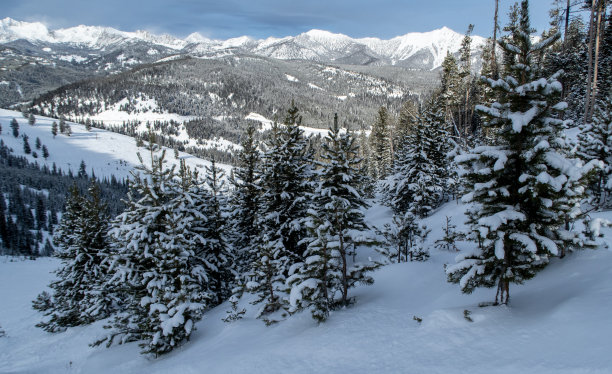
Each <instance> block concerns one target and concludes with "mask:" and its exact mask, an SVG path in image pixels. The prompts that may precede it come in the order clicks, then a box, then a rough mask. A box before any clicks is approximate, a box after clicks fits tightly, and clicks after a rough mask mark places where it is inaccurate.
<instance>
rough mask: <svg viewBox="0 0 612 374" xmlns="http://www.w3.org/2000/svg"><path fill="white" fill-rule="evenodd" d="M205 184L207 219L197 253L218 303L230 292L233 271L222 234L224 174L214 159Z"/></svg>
mask: <svg viewBox="0 0 612 374" xmlns="http://www.w3.org/2000/svg"><path fill="white" fill-rule="evenodd" d="M205 184H206V189H207V191H206V192H207V193H208V194H209V196H208V201H207V204H206V205H205V206H204V214H205V215H206V217H207V219H206V221H205V222H204V225H203V227H202V228H201V232H200V234H201V235H202V236H203V237H204V238H205V239H206V243H205V245H204V248H203V250H202V251H201V252H200V253H198V255H199V257H201V258H202V260H203V261H204V264H205V268H206V272H207V274H208V278H209V279H208V283H209V289H210V290H212V293H213V294H214V295H215V297H216V300H214V302H215V303H216V304H221V303H222V302H223V301H224V300H226V299H227V298H229V296H230V295H231V291H232V285H233V281H234V277H235V275H236V273H235V259H234V253H233V251H232V248H231V245H230V242H229V240H228V239H227V238H226V234H225V233H226V232H227V231H228V230H227V229H228V223H227V199H226V190H225V175H224V172H223V170H222V169H221V168H218V167H217V166H216V164H215V161H214V159H213V160H212V163H211V165H210V166H206V176H205Z"/></svg>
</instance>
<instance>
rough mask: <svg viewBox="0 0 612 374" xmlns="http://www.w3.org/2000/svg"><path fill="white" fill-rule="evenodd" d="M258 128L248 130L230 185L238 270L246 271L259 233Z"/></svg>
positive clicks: (253, 127) (251, 127)
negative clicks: (231, 188) (256, 138)
mask: <svg viewBox="0 0 612 374" xmlns="http://www.w3.org/2000/svg"><path fill="white" fill-rule="evenodd" d="M255 132H256V129H255V126H253V125H251V126H249V127H248V128H247V130H246V133H245V134H244V138H243V140H242V149H241V150H240V151H239V153H238V165H237V166H236V167H235V168H234V169H233V174H232V175H231V176H230V182H231V183H232V185H233V187H234V189H233V193H232V195H231V199H230V205H231V210H232V212H231V222H232V228H233V235H234V237H233V245H234V248H235V250H236V253H235V255H236V262H237V270H238V271H239V272H240V273H242V272H244V271H245V270H246V269H247V268H248V266H249V264H250V263H252V262H253V260H254V259H253V258H252V256H251V254H252V253H253V251H251V249H252V247H253V246H252V244H254V242H255V241H256V239H257V237H258V235H259V232H258V229H257V216H258V211H259V208H258V206H259V195H260V188H259V185H258V184H259V173H260V168H261V165H260V159H261V157H260V154H259V150H258V149H257V143H256V140H255Z"/></svg>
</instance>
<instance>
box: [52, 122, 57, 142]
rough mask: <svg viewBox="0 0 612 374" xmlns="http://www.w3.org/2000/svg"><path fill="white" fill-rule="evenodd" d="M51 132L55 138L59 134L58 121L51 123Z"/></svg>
mask: <svg viewBox="0 0 612 374" xmlns="http://www.w3.org/2000/svg"><path fill="white" fill-rule="evenodd" d="M51 134H53V138H54V139H55V136H56V135H57V122H55V121H53V123H52V124H51Z"/></svg>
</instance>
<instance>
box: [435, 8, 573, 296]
mask: <svg viewBox="0 0 612 374" xmlns="http://www.w3.org/2000/svg"><path fill="white" fill-rule="evenodd" d="M517 17H518V18H517V23H516V27H513V28H511V34H510V35H509V37H506V38H505V39H504V40H503V41H502V42H501V43H500V46H501V47H502V49H503V50H504V55H505V59H504V61H505V63H506V64H507V65H506V67H505V74H507V75H506V76H505V78H503V79H500V80H497V81H494V80H491V79H489V85H490V86H491V88H492V89H494V90H496V92H497V93H498V98H499V101H498V102H495V103H493V104H492V105H490V106H479V107H477V109H478V110H479V111H480V112H482V113H483V115H484V116H485V117H486V118H487V121H486V122H485V123H486V126H490V127H494V128H496V129H497V131H498V134H499V136H498V140H497V143H496V145H494V146H478V147H475V148H473V149H472V150H471V151H470V152H469V153H468V154H466V155H462V156H458V161H459V162H460V163H461V164H462V165H463V166H464V168H465V170H466V172H465V175H464V179H465V183H466V190H467V191H468V193H467V194H466V195H465V196H464V198H463V200H464V201H465V202H466V203H467V202H470V203H472V204H471V205H470V208H469V209H468V224H469V225H470V227H471V230H472V236H471V238H472V239H473V240H477V241H478V244H479V245H478V248H477V249H476V250H475V251H474V252H471V253H466V254H462V255H460V256H459V257H458V258H457V261H458V263H457V264H455V265H452V266H448V267H447V269H446V272H447V275H448V279H449V281H451V282H453V283H459V284H460V285H461V289H462V291H463V292H466V293H470V292H472V291H473V290H474V289H475V288H476V287H483V286H484V287H494V286H496V285H497V295H496V302H498V301H499V302H501V303H508V301H509V298H510V293H509V285H510V283H511V282H512V283H518V284H520V283H523V282H524V281H526V280H528V279H530V278H532V277H533V276H535V274H536V272H537V271H538V270H540V269H542V268H543V267H545V266H546V264H547V263H548V261H549V258H550V256H554V255H557V254H559V253H560V249H561V247H564V246H569V245H572V244H573V241H574V239H575V237H576V234H573V233H571V232H570V231H569V230H566V229H565V226H566V224H568V223H570V222H571V220H573V219H575V217H576V215H577V214H579V209H580V205H579V202H578V201H577V199H579V197H580V195H581V193H582V190H583V187H582V186H580V184H581V183H583V180H582V179H583V174H582V173H583V171H584V170H581V169H580V165H581V164H580V162H579V161H578V160H575V159H570V158H568V154H569V149H568V145H567V144H568V143H567V141H566V140H565V139H564V137H563V133H562V130H563V128H564V126H563V121H562V120H560V119H559V117H560V115H561V113H562V111H563V109H564V108H565V107H566V104H565V103H563V102H559V100H558V98H559V96H560V94H561V85H560V84H559V82H558V81H557V78H558V75H553V76H552V77H550V78H548V79H546V78H540V77H538V76H537V75H536V73H537V71H536V69H533V65H532V61H531V58H532V56H535V55H536V54H537V53H539V52H540V50H542V49H546V48H548V47H550V46H551V45H552V44H553V43H554V42H555V41H556V40H557V38H558V34H557V35H555V36H554V37H552V38H550V39H547V40H543V41H541V42H539V43H537V44H535V45H533V44H532V42H531V39H530V35H531V27H530V23H529V15H528V1H527V0H523V1H522V2H521V5H520V8H519V10H518V13H517Z"/></svg>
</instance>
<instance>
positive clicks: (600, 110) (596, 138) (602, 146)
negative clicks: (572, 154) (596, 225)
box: [578, 97, 612, 206]
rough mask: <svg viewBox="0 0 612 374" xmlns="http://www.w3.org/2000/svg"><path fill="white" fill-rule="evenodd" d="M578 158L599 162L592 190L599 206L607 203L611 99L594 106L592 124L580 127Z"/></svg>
mask: <svg viewBox="0 0 612 374" xmlns="http://www.w3.org/2000/svg"><path fill="white" fill-rule="evenodd" d="M578 141H579V152H578V154H579V156H580V157H581V158H582V159H583V160H585V161H586V162H589V161H592V160H600V161H602V162H603V167H602V168H600V169H599V170H598V172H597V176H596V178H595V179H594V181H593V184H592V189H593V192H594V194H595V196H596V198H597V203H598V204H599V205H600V206H605V205H607V203H608V202H609V201H608V199H609V195H610V192H611V191H612V179H611V175H612V165H611V164H612V98H611V97H607V98H606V99H604V100H600V101H599V102H598V103H597V105H596V106H595V114H594V116H593V123H589V124H586V125H583V126H581V132H580V134H578Z"/></svg>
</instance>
